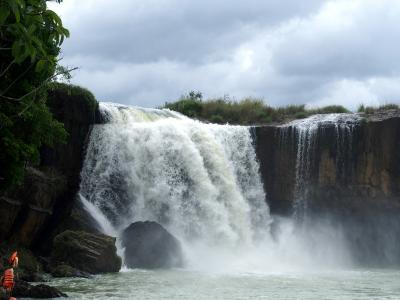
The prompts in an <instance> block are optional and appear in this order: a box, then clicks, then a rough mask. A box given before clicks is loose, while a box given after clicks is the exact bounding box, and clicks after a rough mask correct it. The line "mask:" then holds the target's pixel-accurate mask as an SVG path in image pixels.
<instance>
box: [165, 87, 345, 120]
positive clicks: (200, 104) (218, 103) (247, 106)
mask: <svg viewBox="0 0 400 300" xmlns="http://www.w3.org/2000/svg"><path fill="white" fill-rule="evenodd" d="M162 108H168V109H171V110H174V111H177V112H180V113H181V114H184V115H186V116H188V117H190V118H195V119H198V120H202V121H208V122H212V123H219V124H225V123H230V124H240V125H254V124H270V123H281V122H286V121H290V120H294V119H302V118H306V117H309V116H311V115H314V114H330V113H346V112H349V110H347V109H346V108H344V107H343V106H340V105H330V106H325V107H321V108H315V109H307V108H306V107H305V105H288V106H285V107H277V108H276V107H272V106H269V105H267V104H265V103H264V101H263V100H262V99H257V98H250V97H249V98H244V99H242V100H240V101H232V100H230V99H229V98H226V97H225V98H217V99H209V100H207V101H203V99H202V95H201V93H198V92H197V93H196V92H190V93H189V94H188V95H186V96H182V97H181V98H180V99H179V100H178V101H176V102H166V103H165V105H164V106H163V107H162Z"/></svg>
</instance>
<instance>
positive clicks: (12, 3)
mask: <svg viewBox="0 0 400 300" xmlns="http://www.w3.org/2000/svg"><path fill="white" fill-rule="evenodd" d="M7 2H8V5H9V6H10V8H11V10H12V11H13V13H14V16H15V20H16V21H17V23H19V21H20V19H21V15H20V13H19V7H18V2H17V1H14V0H7Z"/></svg>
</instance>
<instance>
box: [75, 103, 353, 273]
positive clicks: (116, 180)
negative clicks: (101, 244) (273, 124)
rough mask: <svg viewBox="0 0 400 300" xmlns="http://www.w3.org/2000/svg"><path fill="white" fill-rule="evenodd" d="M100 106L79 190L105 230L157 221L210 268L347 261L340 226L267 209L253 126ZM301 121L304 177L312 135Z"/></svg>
mask: <svg viewBox="0 0 400 300" xmlns="http://www.w3.org/2000/svg"><path fill="white" fill-rule="evenodd" d="M100 111H101V114H102V117H103V120H105V123H104V124H97V125H95V126H94V127H93V130H92V133H91V136H90V140H89V143H88V146H87V154H86V159H85V162H84V167H83V170H82V173H81V188H80V195H81V199H82V202H83V204H84V207H86V209H87V210H88V211H89V212H90V213H91V215H92V216H93V217H94V218H95V219H96V220H97V221H98V222H99V223H100V228H102V229H103V231H104V232H105V233H108V234H112V235H115V236H117V238H118V237H119V236H120V234H121V233H122V231H123V230H124V229H125V228H126V227H127V226H128V225H130V224H131V223H132V222H136V221H144V220H150V221H156V222H158V223H160V224H162V225H163V226H164V227H165V228H167V229H168V230H169V231H170V232H171V233H172V234H173V235H175V236H176V237H177V238H178V239H179V240H180V241H181V243H182V246H183V250H184V252H185V255H186V258H187V260H188V262H189V265H190V266H191V267H193V268H195V269H205V270H207V271H209V270H217V271H220V270H223V271H224V272H227V271H229V270H241V271H243V270H244V271H248V270H251V271H256V270H259V271H260V272H265V271H266V270H267V271H268V272H271V271H272V270H275V271H282V270H285V271H286V270H288V269H290V270H292V269H297V268H301V269H302V270H309V269H314V268H316V267H337V266H339V265H343V264H345V263H347V253H346V249H345V248H344V246H343V245H344V243H343V242H342V236H341V233H340V232H338V231H337V230H335V229H332V228H331V227H330V226H329V225H327V224H325V223H318V224H317V225H315V224H314V225H315V226H312V227H310V228H309V229H308V230H305V231H302V232H299V231H298V230H296V228H297V224H296V222H295V221H294V220H293V219H286V218H278V217H274V218H273V217H272V216H271V215H270V212H269V207H268V205H267V202H266V195H265V192H264V190H263V185H262V181H261V178H260V174H259V164H258V161H257V158H256V154H255V149H254V145H253V143H254V141H253V138H252V129H251V128H250V127H245V126H231V125H216V124H205V123H202V122H199V121H195V120H192V119H189V118H187V117H185V116H183V115H181V114H178V113H176V112H173V111H170V110H159V109H144V108H138V107H127V106H123V105H118V104H112V103H101V104H100ZM298 124H299V125H296V126H295V127H296V128H299V136H300V137H301V142H300V147H298V148H299V150H298V151H299V153H298V160H299V162H298V171H297V172H298V178H299V180H300V178H301V176H300V174H303V173H304V174H305V172H306V168H307V164H309V160H310V158H308V157H307V155H311V154H307V153H308V152H309V151H311V148H312V144H313V141H312V138H310V136H311V135H312V130H310V129H307V130H306V131H305V133H303V131H302V130H303V129H302V128H303V127H301V126H300V123H298ZM292 126H293V125H292ZM305 127H307V126H305ZM296 130H297V129H296ZM302 184H303V183H302V182H300V181H299V182H298V189H299V193H300V189H301V188H302V187H301V185H302ZM117 241H118V239H117ZM117 245H119V243H117ZM119 253H123V251H122V249H121V248H119Z"/></svg>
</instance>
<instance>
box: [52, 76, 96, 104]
mask: <svg viewBox="0 0 400 300" xmlns="http://www.w3.org/2000/svg"><path fill="white" fill-rule="evenodd" d="M48 91H49V92H50V93H51V92H57V93H64V94H66V95H68V96H73V97H78V98H79V99H81V100H83V101H85V102H86V103H87V105H88V108H89V109H90V111H95V109H96V108H97V106H98V102H97V100H96V98H95V96H94V95H93V94H92V92H90V91H89V90H88V89H85V88H83V87H80V86H77V85H73V84H67V83H62V82H52V83H50V84H49V86H48Z"/></svg>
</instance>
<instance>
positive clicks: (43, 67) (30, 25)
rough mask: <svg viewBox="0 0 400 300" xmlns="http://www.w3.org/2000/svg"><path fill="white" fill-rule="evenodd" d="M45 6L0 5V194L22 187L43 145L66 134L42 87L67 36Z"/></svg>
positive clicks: (1, 1)
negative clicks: (1, 191)
mask: <svg viewBox="0 0 400 300" xmlns="http://www.w3.org/2000/svg"><path fill="white" fill-rule="evenodd" d="M46 2H47V1H46V0H0V190H4V189H6V188H8V187H10V186H12V185H15V184H17V183H19V182H21V180H22V179H23V175H24V169H25V166H26V165H27V164H35V163H38V162H39V149H40V147H41V146H42V145H48V146H52V145H53V144H54V143H55V142H60V141H63V140H65V138H66V135H67V133H66V131H65V130H64V127H63V125H62V124H61V123H59V122H57V121H56V120H55V119H53V117H52V114H51V113H50V111H49V109H48V107H47V106H46V88H47V85H48V83H49V82H50V81H52V80H53V79H54V78H55V77H56V76H57V74H58V73H56V70H57V69H58V67H57V66H58V61H57V57H58V54H59V53H60V46H61V44H62V43H63V41H64V39H65V38H66V37H68V36H69V32H68V30H67V29H65V28H64V27H63V25H62V22H61V19H60V17H59V16H58V15H57V14H56V13H55V12H54V11H51V10H49V9H47V3H46ZM57 2H61V0H57ZM63 71H65V70H63Z"/></svg>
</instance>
